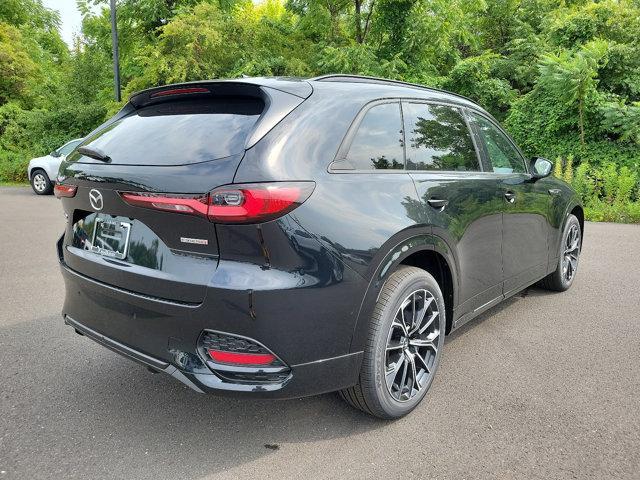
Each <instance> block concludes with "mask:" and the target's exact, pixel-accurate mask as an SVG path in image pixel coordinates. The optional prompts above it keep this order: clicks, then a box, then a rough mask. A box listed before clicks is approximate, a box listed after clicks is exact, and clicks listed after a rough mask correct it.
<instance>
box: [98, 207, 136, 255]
mask: <svg viewBox="0 0 640 480" xmlns="http://www.w3.org/2000/svg"><path fill="white" fill-rule="evenodd" d="M130 235H131V223H129V222H122V221H120V220H116V219H112V218H104V217H97V218H96V224H95V228H94V229H93V239H92V241H91V251H92V252H95V253H98V254H100V255H103V256H105V257H111V258H117V259H120V260H123V259H125V258H126V257H127V250H128V249H129V236H130Z"/></svg>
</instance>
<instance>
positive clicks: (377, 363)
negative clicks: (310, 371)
mask: <svg viewBox="0 0 640 480" xmlns="http://www.w3.org/2000/svg"><path fill="white" fill-rule="evenodd" d="M412 292H416V293H417V292H425V293H424V294H422V293H421V294H419V295H424V298H425V301H424V302H423V304H422V306H421V307H420V310H421V309H422V308H424V309H425V311H426V313H425V314H424V315H423V318H424V319H425V323H424V324H420V323H419V324H418V325H417V326H416V327H415V330H416V332H415V333H414V335H418V334H420V333H421V332H419V330H421V329H420V325H427V323H428V325H429V329H428V330H425V333H422V335H426V334H428V336H429V338H431V344H432V345H433V347H435V352H434V351H433V349H427V347H416V346H411V343H410V336H411V334H410V333H409V334H407V333H406V332H408V329H407V330H405V329H402V330H399V331H400V333H399V334H398V335H399V336H402V332H405V334H406V335H407V337H406V342H404V340H398V341H396V343H397V344H398V345H400V343H401V342H404V344H405V347H401V346H397V347H391V348H388V342H392V341H394V340H393V338H392V337H393V336H394V335H395V334H394V331H396V330H394V329H398V328H399V324H398V322H396V321H395V319H396V318H400V317H399V315H401V313H400V312H401V306H402V305H403V303H406V301H407V300H408V299H409V298H410V297H411V295H412ZM411 298H413V297H411ZM427 299H429V303H427ZM418 301H419V300H418ZM416 305H417V303H416V302H415V301H414V303H413V307H412V311H414V312H419V313H418V314H417V315H415V314H412V315H411V316H412V317H413V318H414V319H415V318H417V317H420V315H421V312H420V310H419V309H418V308H417V307H416ZM427 305H429V310H426V309H427ZM406 308H411V307H410V305H409V304H407V307H406ZM436 308H437V314H434V313H433V312H434V311H435V309H436ZM405 311H406V310H404V309H403V310H402V313H404V312H405ZM431 317H433V318H434V319H433V320H432V321H430V322H428V318H431ZM420 321H422V320H420ZM403 323H405V322H404V321H403ZM414 326H415V324H414ZM445 326H446V318H445V304H444V297H443V295H442V292H441V290H440V287H439V285H438V283H437V282H436V280H435V279H434V278H433V277H432V276H431V275H430V274H429V273H428V272H426V271H424V270H422V269H420V268H416V267H409V266H402V267H400V268H399V269H398V270H396V271H395V272H394V273H393V274H392V275H391V276H390V277H389V278H388V279H387V281H386V282H385V284H384V286H383V287H382V291H381V292H380V296H379V298H378V302H377V303H376V306H375V309H374V312H373V315H372V317H371V326H370V330H369V337H368V339H367V342H366V345H365V350H364V358H363V361H362V367H361V370H360V376H359V381H358V383H357V384H356V385H355V386H353V387H350V388H347V389H345V390H342V391H341V392H340V396H341V397H342V398H343V399H344V400H345V401H346V402H347V403H349V404H351V405H352V406H354V407H355V408H358V409H360V410H362V411H364V412H366V413H368V414H370V415H373V416H375V417H378V418H382V419H389V420H390V419H396V418H400V417H403V416H404V415H407V414H408V413H409V412H411V411H412V410H413V409H414V408H415V407H416V406H417V405H418V404H419V403H420V401H422V399H423V398H424V396H425V395H426V393H427V390H429V387H430V386H431V383H432V381H433V377H434V375H435V373H436V370H437V368H438V364H439V362H440V357H441V354H442V346H443V344H444V335H445ZM432 329H433V331H432ZM436 329H437V336H436V333H435V332H436ZM429 332H431V333H429ZM402 338H405V337H402ZM414 341H415V342H419V341H423V340H421V339H414ZM412 348H413V349H416V350H415V352H417V353H419V351H418V348H420V349H422V348H425V349H426V350H423V351H426V352H427V353H426V354H425V355H424V356H425V357H426V358H427V359H428V360H427V362H426V363H422V365H425V367H426V366H427V364H430V368H429V371H428V376H427V369H426V368H424V367H420V368H422V370H420V372H419V374H418V375H416V373H415V372H416V370H417V369H415V368H414V369H413V372H414V373H413V374H411V373H409V375H412V377H413V380H412V381H410V379H407V382H410V384H411V386H410V387H409V389H408V390H403V389H402V388H400V387H398V384H403V382H404V380H405V378H404V377H402V380H401V381H400V382H397V383H393V382H394V381H393V379H391V382H392V383H393V385H392V386H388V382H387V379H389V376H390V375H393V376H394V378H395V379H397V378H400V377H397V376H396V375H398V374H396V373H388V372H392V371H395V372H400V369H401V368H402V367H398V365H399V364H400V360H398V361H397V362H395V363H392V365H393V366H395V368H392V369H389V365H387V361H388V360H389V359H390V358H391V357H390V355H391V353H389V351H391V350H395V349H400V350H401V352H398V353H397V354H396V355H398V358H404V359H405V360H404V362H405V363H406V364H407V365H411V364H413V366H414V367H416V366H418V365H419V362H418V360H419V359H418V357H417V356H416V355H414V356H413V357H411V352H414V350H411V349H412ZM430 348H431V347H430ZM429 351H430V352H431V354H430V353H428V352H429ZM403 352H406V355H408V356H407V357H402V355H404V354H405V353H403ZM410 358H413V360H412V361H409V359H410ZM408 368H409V369H410V367H408ZM387 373H388V374H387ZM422 382H423V383H422ZM416 387H417V388H416ZM394 388H395V389H396V395H397V396H398V397H402V392H403V391H404V392H406V396H407V398H406V399H401V398H396V396H394V393H393V389H394ZM414 391H415V393H414ZM412 395H413V396H412Z"/></svg>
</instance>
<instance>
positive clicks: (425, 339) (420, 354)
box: [385, 289, 440, 402]
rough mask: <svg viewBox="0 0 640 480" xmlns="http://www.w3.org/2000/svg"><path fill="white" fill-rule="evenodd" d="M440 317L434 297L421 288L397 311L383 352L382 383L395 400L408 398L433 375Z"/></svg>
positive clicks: (420, 389) (410, 295)
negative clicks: (383, 372)
mask: <svg viewBox="0 0 640 480" xmlns="http://www.w3.org/2000/svg"><path fill="white" fill-rule="evenodd" d="M439 317H440V312H439V310H438V304H437V302H436V299H435V297H434V296H433V295H432V294H431V293H429V292H428V291H427V290H424V289H421V290H416V291H414V292H413V293H411V294H409V295H408V296H407V297H406V298H405V299H404V301H403V302H402V304H401V305H400V308H399V309H398V311H397V312H396V315H395V317H394V319H393V322H392V324H391V328H390V329H389V335H388V337H387V345H386V353H385V383H386V385H387V389H388V391H389V393H390V394H391V396H392V397H393V398H394V399H395V400H397V401H399V402H406V401H409V400H411V399H412V398H414V397H415V396H416V395H417V394H418V393H420V392H421V391H422V390H423V389H424V388H425V387H426V386H427V385H428V384H429V382H430V380H431V378H432V377H433V374H434V373H435V365H436V363H435V361H436V356H437V355H438V337H439V336H440V318H439Z"/></svg>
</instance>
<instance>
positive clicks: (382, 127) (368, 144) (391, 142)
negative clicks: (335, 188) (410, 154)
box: [347, 103, 404, 170]
mask: <svg viewBox="0 0 640 480" xmlns="http://www.w3.org/2000/svg"><path fill="white" fill-rule="evenodd" d="M347 159H348V160H349V163H350V164H351V165H353V168H355V169H356V170H377V169H383V170H385V169H386V170H388V169H395V170H402V169H404V150H403V146H402V117H401V116H400V103H384V104H382V105H376V106H374V107H371V109H370V110H369V111H368V112H367V113H366V114H365V116H364V118H363V119H362V122H360V125H359V126H358V131H357V132H356V134H355V136H354V137H353V142H352V143H351V147H350V148H349V154H348V155H347Z"/></svg>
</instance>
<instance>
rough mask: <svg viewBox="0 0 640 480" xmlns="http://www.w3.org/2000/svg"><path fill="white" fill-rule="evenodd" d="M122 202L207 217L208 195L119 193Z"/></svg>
mask: <svg viewBox="0 0 640 480" xmlns="http://www.w3.org/2000/svg"><path fill="white" fill-rule="evenodd" d="M120 195H121V196H122V198H123V200H124V201H125V202H127V203H128V204H129V205H135V206H137V207H146V208H153V209H155V210H165V211H167V212H177V213H188V214H192V215H201V216H203V217H206V216H207V210H208V208H209V205H208V203H209V196H208V195H165V194H162V193H129V192H121V193H120Z"/></svg>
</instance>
